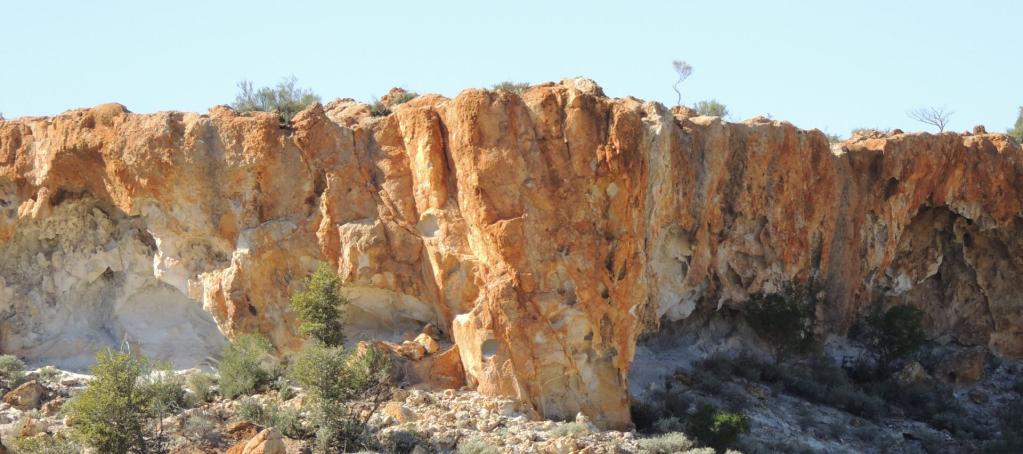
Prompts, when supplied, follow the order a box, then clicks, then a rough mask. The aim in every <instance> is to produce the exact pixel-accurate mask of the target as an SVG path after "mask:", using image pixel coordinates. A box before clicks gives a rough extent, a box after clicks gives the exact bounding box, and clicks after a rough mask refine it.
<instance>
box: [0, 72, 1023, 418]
mask: <svg viewBox="0 0 1023 454" xmlns="http://www.w3.org/2000/svg"><path fill="white" fill-rule="evenodd" d="M1021 157H1023V153H1021V150H1020V148H1019V146H1018V145H1015V144H1013V143H1012V142H1011V141H1010V140H1009V139H1008V138H1007V137H1006V136H1003V135H998V134H992V135H989V134H979V135H966V136H961V135H956V134H941V135H936V136H935V135H930V134H896V135H892V136H870V137H866V136H863V137H858V138H856V139H855V140H854V141H850V142H847V143H845V144H843V145H842V146H841V150H835V151H832V149H831V148H830V146H829V144H828V142H827V140H826V138H825V137H824V136H823V135H822V134H821V133H819V132H817V131H803V130H800V129H797V128H795V127H794V126H792V125H790V124H788V123H784V122H773V121H770V120H766V119H763V118H758V119H753V120H750V121H747V122H745V123H737V124H735V123H724V122H722V121H721V120H720V119H718V118H711V117H692V116H689V115H688V114H686V113H685V112H682V111H679V112H678V113H677V114H673V113H672V111H669V110H668V109H666V108H665V107H664V106H662V105H659V104H656V103H649V102H642V101H639V100H636V99H632V98H625V99H609V98H607V97H605V96H604V95H603V93H602V92H601V90H600V88H599V87H598V86H596V85H595V84H593V83H592V82H590V81H587V80H582V79H577V80H566V81H563V82H562V83H560V84H546V85H542V86H537V87H533V88H532V89H530V90H529V91H528V92H526V93H525V94H523V95H522V96H519V95H515V94H511V93H506V92H499V93H494V92H488V91H484V90H466V91H464V92H462V93H461V94H459V95H458V96H457V97H456V98H454V99H445V98H443V97H440V96H436V95H427V96H421V97H419V98H416V99H414V100H412V101H410V102H408V103H406V104H402V105H400V106H398V107H396V108H395V109H394V112H393V113H392V114H391V115H389V116H386V117H381V118H372V117H370V116H369V115H368V109H367V108H366V107H365V106H364V105H362V104H358V103H355V102H353V101H346V100H342V101H335V102H333V103H331V104H328V105H327V106H326V107H321V106H319V105H316V106H313V107H311V108H309V109H307V110H305V111H304V112H302V113H300V114H299V115H298V116H296V117H295V120H294V125H293V128H291V129H281V128H279V127H278V124H277V120H276V117H275V116H273V115H271V114H245V115H241V114H238V113H235V112H233V111H231V110H230V109H228V108H224V107H216V108H213V109H211V110H210V112H209V114H208V115H198V114H192V113H177V112H162V113H156V114H148V115H136V114H130V113H128V112H127V111H126V110H125V109H124V108H123V107H122V106H119V105H104V106H99V107H96V108H93V109H87V110H76V111H71V112H68V113H65V114H62V115H59V116H57V117H53V118H22V119H17V120H14V121H6V122H0V250H2V252H3V253H2V254H0V320H2V321H0V324H2V325H0V328H2V329H0V349H2V350H3V351H4V352H5V353H14V354H19V355H22V356H27V357H30V358H40V357H61V356H68V357H71V356H74V355H77V354H81V353H84V352H88V353H89V354H91V351H92V350H94V349H95V348H96V347H97V346H100V345H109V344H115V343H118V342H121V341H128V342H136V343H139V344H141V346H142V349H143V350H153V349H156V350H157V351H158V350H159V349H160V348H163V347H162V346H163V345H165V344H164V343H165V342H168V341H173V342H178V344H177V345H174V346H172V347H169V348H170V350H168V352H169V351H171V350H172V351H181V350H182V349H185V350H188V349H190V351H198V352H201V355H206V354H208V352H211V351H215V350H216V348H217V347H219V344H220V343H221V342H223V339H222V338H221V337H219V336H220V333H223V335H225V336H228V337H230V336H234V335H237V334H238V333H242V332H249V331H258V332H262V333H265V334H267V335H269V336H270V337H271V339H272V340H273V341H274V343H275V345H277V346H278V347H280V348H282V349H291V348H295V347H297V346H298V342H299V340H298V337H297V335H296V330H295V320H294V316H293V314H291V313H290V311H289V310H288V304H287V301H288V299H287V298H288V295H290V294H291V293H292V292H293V291H295V290H296V289H297V288H298V287H299V286H300V285H301V281H302V278H303V277H305V276H306V275H307V274H308V273H310V272H311V271H312V270H314V269H315V267H316V264H317V262H319V261H327V262H329V263H332V264H334V265H336V267H337V270H338V272H339V273H340V274H341V275H342V277H343V278H344V279H345V280H346V281H347V282H348V283H349V284H350V286H351V287H350V296H351V297H352V299H353V307H352V308H351V310H350V324H351V325H352V326H351V329H350V332H351V333H352V337H353V339H354V340H358V339H364V338H390V339H391V340H396V341H397V340H401V338H402V336H403V335H405V334H407V333H410V332H411V333H413V334H414V333H418V332H419V329H420V328H421V327H422V326H423V325H425V324H427V323H432V324H434V325H436V326H438V327H441V329H442V331H444V334H445V335H446V336H448V337H450V338H451V339H452V340H453V341H454V342H455V343H456V345H457V347H458V348H457V351H458V355H459V356H460V358H461V362H462V367H463V368H464V371H465V373H466V375H467V379H468V380H469V382H470V383H472V384H475V385H476V386H477V388H478V389H479V390H480V391H481V392H483V393H488V394H502V395H510V396H516V397H518V398H521V399H523V400H524V401H526V402H527V403H529V404H531V405H532V406H533V407H534V408H535V409H537V410H538V411H539V412H541V413H543V414H545V415H547V416H549V417H563V418H570V417H572V416H574V415H576V414H577V413H579V412H582V413H583V414H585V415H588V416H589V417H590V418H592V419H593V421H594V423H596V424H598V425H600V426H603V427H624V426H627V425H628V423H629V415H628V401H629V396H628V393H627V381H628V369H629V365H630V362H631V361H632V358H633V354H634V348H635V340H636V337H637V336H638V334H640V333H641V332H642V331H644V330H648V329H656V327H657V326H658V324H659V323H660V321H662V320H668V321H671V320H680V319H683V318H686V317H688V316H690V315H691V314H693V313H694V312H695V311H713V310H717V309H720V308H721V307H724V306H734V307H741V305H742V302H743V301H745V300H746V299H747V297H748V295H749V294H751V293H754V292H760V291H775V290H778V289H781V288H782V287H784V286H785V285H786V284H787V283H790V282H796V283H802V282H806V281H807V280H809V279H811V278H816V280H817V282H819V283H820V284H822V286H823V288H824V291H825V294H826V299H827V304H825V305H823V306H822V307H820V308H819V310H820V311H821V313H820V314H819V315H820V317H819V318H821V319H822V320H823V321H824V322H825V323H824V325H823V327H822V329H824V330H826V331H828V332H833V333H843V332H844V331H845V330H846V329H847V328H848V326H849V325H850V324H851V323H852V321H854V320H855V318H856V317H857V316H858V315H859V313H860V312H861V311H862V310H863V308H864V307H865V306H866V305H867V304H869V303H870V302H872V301H883V302H908V303H911V304H915V305H918V306H920V307H921V308H922V309H924V311H925V313H926V314H927V316H926V320H925V322H926V325H927V329H928V332H929V333H930V334H931V336H932V337H934V338H936V339H946V340H950V341H951V340H955V341H957V342H960V343H964V344H967V345H978V346H984V347H988V348H990V349H991V350H992V351H993V352H994V353H996V354H999V355H1008V356H1023V323H1021V320H1020V316H1021V315H1020V314H1021V311H1020V310H1019V309H1020V292H1019V291H1017V290H1015V289H1014V288H1013V284H1014V283H1017V282H1019V281H1020V279H1021V278H1023V215H1021V213H1023V210H1021V206H1020V205H1021V203H1023V201H1021V200H1023V197H1021V193H1020V191H1021V190H1023V168H1021V164H1020V159H1021ZM200 309H202V310H200ZM206 314H209V316H211V317H212V321H211V320H209V319H208V318H204V317H207V316H206ZM168 321H173V323H168ZM213 321H215V328H216V329H213V330H211V329H210V327H211V326H213ZM69 330H70V331H69ZM62 332H72V333H83V334H80V335H78V334H76V336H77V337H76V339H80V340H77V341H75V342H76V343H72V344H65V343H62V342H61V341H59V339H60V337H59V336H58V334H59V333H62ZM101 334H103V335H101ZM104 335H105V337H104ZM47 345H49V347H46V346H47ZM68 345H71V346H68ZM178 359H180V360H181V361H184V362H187V361H192V362H195V361H196V358H178Z"/></svg>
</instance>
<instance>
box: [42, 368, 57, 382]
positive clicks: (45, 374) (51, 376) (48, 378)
mask: <svg viewBox="0 0 1023 454" xmlns="http://www.w3.org/2000/svg"><path fill="white" fill-rule="evenodd" d="M59 376H60V371H58V370H57V368H56V367H53V366H46V367H43V368H40V369H39V380H40V381H43V382H46V383H53V382H54V381H56V380H57V378H58V377H59Z"/></svg>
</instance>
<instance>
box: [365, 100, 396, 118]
mask: <svg viewBox="0 0 1023 454" xmlns="http://www.w3.org/2000/svg"><path fill="white" fill-rule="evenodd" d="M369 114H370V115H372V116H374V117H386V116H388V115H390V114H391V109H390V107H389V106H388V105H387V104H384V102H383V101H381V100H379V99H377V98H373V101H372V102H370V103H369Z"/></svg>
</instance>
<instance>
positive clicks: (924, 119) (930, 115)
mask: <svg viewBox="0 0 1023 454" xmlns="http://www.w3.org/2000/svg"><path fill="white" fill-rule="evenodd" d="M953 113H955V111H952V110H948V109H946V108H945V107H921V108H919V109H914V110H911V111H909V112H906V115H909V118H912V119H914V120H916V121H919V122H921V123H925V124H929V125H931V126H934V127H936V128H938V132H945V127H946V126H948V120H949V118H951V117H952V114H953Z"/></svg>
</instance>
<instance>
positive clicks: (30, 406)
mask: <svg viewBox="0 0 1023 454" xmlns="http://www.w3.org/2000/svg"><path fill="white" fill-rule="evenodd" d="M45 394H46V388H45V387H43V385H40V384H39V382H38V381H36V380H32V381H29V382H26V383H22V384H21V386H18V387H17V388H14V389H13V390H11V391H8V392H7V394H4V399H3V400H4V402H6V403H8V404H10V405H11V406H12V407H14V408H17V409H18V410H21V411H25V410H35V409H38V408H39V405H40V403H41V402H42V398H43V396H44V395H45Z"/></svg>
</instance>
